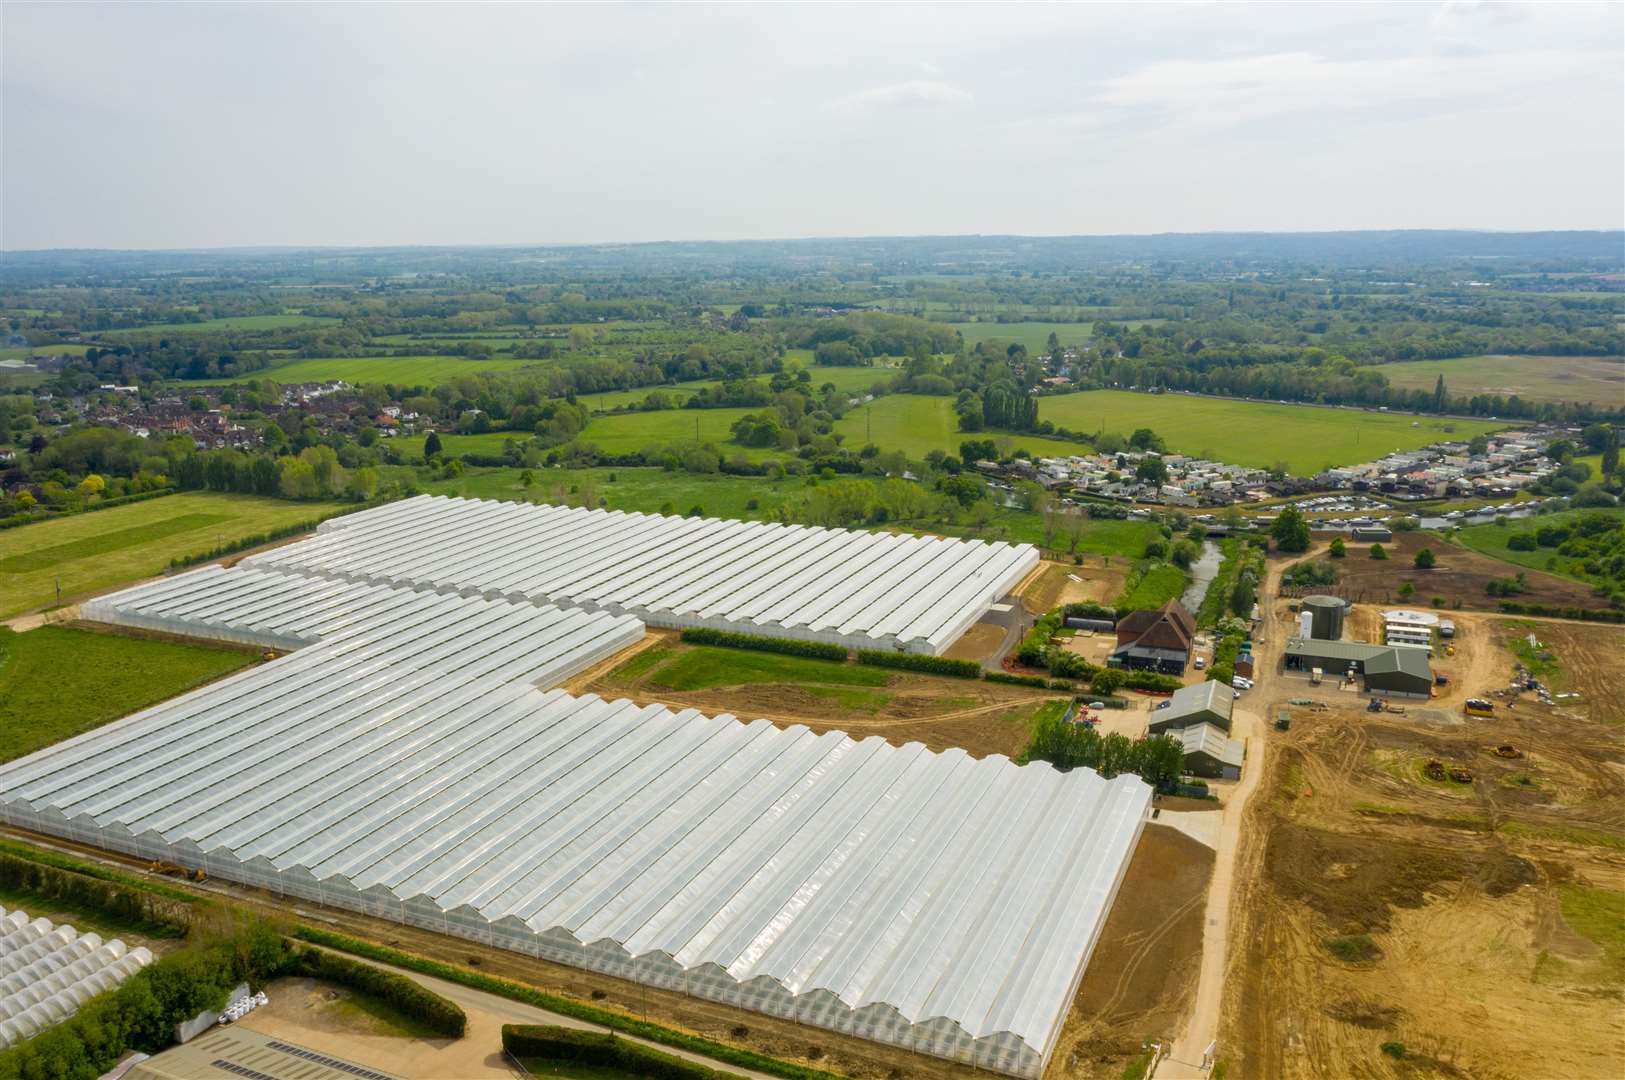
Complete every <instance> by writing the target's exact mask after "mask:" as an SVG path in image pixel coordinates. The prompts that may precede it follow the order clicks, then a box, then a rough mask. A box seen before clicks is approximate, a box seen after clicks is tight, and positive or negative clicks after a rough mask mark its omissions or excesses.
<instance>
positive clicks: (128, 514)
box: [0, 492, 340, 618]
mask: <svg viewBox="0 0 1625 1080" xmlns="http://www.w3.org/2000/svg"><path fill="white" fill-rule="evenodd" d="M339 505H340V504H338V503H332V502H309V503H298V502H287V501H284V500H281V499H264V498H260V497H258V496H254V495H219V494H214V493H212V492H185V493H182V494H179V495H166V496H164V497H162V498H158V499H148V500H146V501H144V502H137V503H130V504H128V505H126V506H116V507H113V508H112V509H110V510H99V511H97V512H95V513H90V514H74V515H72V516H70V517H64V518H57V519H56V520H54V521H42V522H39V523H37V524H34V525H22V526H19V527H18V528H15V529H6V530H5V531H3V532H0V618H7V617H10V616H12V615H16V614H19V613H20V612H24V611H29V610H32V609H34V608H39V607H45V606H47V605H49V604H53V603H54V602H55V600H56V584H57V582H58V581H59V580H60V582H61V584H62V599H63V600H64V602H66V601H72V600H80V599H83V598H85V597H86V596H90V595H93V594H95V593H100V592H105V591H107V590H109V589H112V588H116V587H117V586H119V585H124V584H128V583H130V582H133V581H139V580H141V579H143V578H149V577H153V576H155V575H157V574H160V573H162V572H163V571H164V570H165V569H166V568H167V567H168V566H169V561H170V559H172V558H176V557H180V556H186V555H194V554H198V553H201V552H205V551H210V550H212V549H214V548H215V547H217V546H218V545H220V544H221V543H230V542H232V541H234V540H239V539H242V538H243V537H246V536H253V535H256V534H259V533H264V532H268V531H270V530H272V529H277V528H281V527H283V526H287V525H292V524H294V523H295V522H302V521H314V520H317V519H319V518H321V517H324V516H326V515H328V514H331V513H332V512H333V511H335V510H337V509H339Z"/></svg>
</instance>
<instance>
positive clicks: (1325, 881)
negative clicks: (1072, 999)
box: [1218, 559, 1625, 1078]
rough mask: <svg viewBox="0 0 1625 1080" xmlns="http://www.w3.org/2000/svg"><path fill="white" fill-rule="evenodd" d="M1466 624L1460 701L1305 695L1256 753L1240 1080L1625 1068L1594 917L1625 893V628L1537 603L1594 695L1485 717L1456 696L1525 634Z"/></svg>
mask: <svg viewBox="0 0 1625 1080" xmlns="http://www.w3.org/2000/svg"><path fill="white" fill-rule="evenodd" d="M1350 561H1353V560H1352V559H1351V560H1350ZM1458 622H1459V623H1460V624H1461V625H1462V627H1463V633H1462V637H1461V639H1460V642H1459V644H1458V652H1457V656H1456V657H1454V658H1449V659H1448V660H1441V661H1439V662H1438V663H1437V666H1438V668H1439V669H1440V670H1445V669H1446V667H1447V666H1449V665H1455V666H1456V670H1457V672H1458V674H1459V676H1460V677H1459V679H1458V680H1457V683H1456V685H1454V686H1453V687H1452V690H1451V694H1450V697H1449V698H1448V699H1446V698H1439V699H1435V700H1434V702H1432V703H1429V704H1427V705H1424V706H1421V707H1419V708H1417V707H1413V708H1411V709H1409V711H1408V712H1407V714H1406V715H1403V716H1395V715H1389V714H1375V715H1373V714H1367V713H1365V712H1363V711H1361V710H1359V709H1358V707H1357V706H1356V707H1344V708H1335V707H1334V708H1331V709H1327V710H1311V709H1305V708H1294V709H1293V710H1292V727H1291V729H1290V731H1287V732H1272V733H1271V737H1270V739H1269V742H1268V750H1267V754H1266V756H1265V760H1264V761H1263V762H1258V763H1254V762H1249V764H1261V765H1263V767H1264V768H1265V769H1266V770H1267V771H1266V773H1265V774H1264V778H1263V783H1264V785H1265V786H1264V787H1263V788H1262V789H1261V790H1260V791H1259V794H1258V797H1257V798H1256V799H1255V800H1254V802H1253V804H1252V806H1251V807H1250V808H1249V812H1248V818H1247V823H1246V828H1245V833H1244V838H1243V848H1242V851H1241V861H1240V864H1239V866H1238V871H1237V874H1238V888H1237V897H1236V900H1235V907H1234V909H1233V911H1234V914H1233V916H1232V917H1233V918H1234V919H1235V920H1237V928H1236V931H1235V934H1234V936H1233V938H1232V941H1233V942H1234V943H1236V946H1237V948H1236V949H1235V950H1234V951H1233V952H1232V954H1231V958H1230V968H1229V978H1228V979H1227V987H1226V994H1225V1020H1224V1026H1223V1030H1222V1033H1221V1038H1220V1050H1219V1055H1218V1056H1219V1058H1220V1060H1223V1061H1225V1062H1227V1069H1228V1071H1229V1073H1230V1075H1232V1076H1247V1077H1272V1078H1274V1077H1348V1076H1362V1077H1366V1076H1369V1077H1387V1076H1395V1077H1425V1076H1442V1077H1466V1076H1471V1077H1489V1078H1498V1077H1508V1078H1511V1077H1603V1076H1620V1075H1625V1007H1622V1002H1625V952H1622V950H1625V944H1622V943H1621V941H1620V929H1619V926H1618V924H1617V920H1615V921H1612V922H1611V921H1610V919H1609V918H1608V917H1606V916H1603V917H1598V915H1597V914H1596V913H1597V912H1613V911H1617V910H1619V905H1620V904H1622V903H1625V892H1622V890H1625V747H1622V745H1621V739H1620V737H1619V735H1620V732H1619V727H1618V725H1619V723H1620V722H1621V718H1620V716H1619V713H1618V710H1619V706H1618V704H1617V702H1618V700H1619V698H1620V697H1621V695H1622V694H1625V671H1622V670H1621V665H1620V664H1619V662H1618V657H1619V656H1620V655H1621V651H1620V650H1621V649H1622V648H1625V632H1620V631H1618V630H1617V628H1613V627H1593V626H1585V625H1575V624H1564V623H1559V622H1556V621H1551V620H1540V621H1539V622H1538V630H1537V631H1536V632H1537V633H1538V634H1539V635H1540V637H1541V640H1542V642H1543V644H1545V645H1546V646H1547V647H1549V648H1550V649H1551V651H1552V652H1553V653H1554V655H1555V656H1556V658H1557V660H1558V662H1559V663H1561V664H1562V665H1563V667H1564V670H1565V671H1572V673H1573V674H1572V678H1573V680H1574V683H1575V686H1576V688H1580V687H1581V686H1582V685H1583V687H1584V689H1582V690H1581V692H1582V693H1583V694H1584V695H1585V697H1584V698H1583V699H1581V701H1582V703H1581V704H1579V705H1574V706H1563V707H1555V708H1554V707H1548V706H1542V705H1540V704H1538V703H1537V702H1536V701H1535V700H1534V696H1533V695H1524V697H1523V700H1522V701H1520V702H1519V703H1518V704H1517V707H1516V708H1504V707H1503V708H1498V709H1497V714H1498V716H1497V718H1496V719H1494V720H1470V719H1465V718H1463V716H1462V714H1461V712H1460V709H1459V701H1458V700H1457V699H1459V698H1460V697H1465V696H1466V695H1467V694H1468V693H1478V692H1482V691H1483V690H1485V689H1487V688H1489V687H1494V686H1504V685H1505V684H1506V682H1507V679H1508V678H1509V676H1510V674H1511V671H1512V666H1513V664H1514V663H1515V661H1516V658H1515V657H1514V656H1513V655H1512V654H1511V653H1510V652H1508V651H1507V650H1506V649H1505V648H1504V647H1503V643H1504V642H1505V641H1506V640H1507V639H1508V638H1509V637H1514V636H1517V635H1519V634H1521V633H1524V632H1527V630H1526V629H1525V628H1524V627H1523V626H1522V625H1521V623H1522V621H1521V620H1508V619H1497V618H1492V617H1488V616H1473V615H1468V616H1464V617H1463V618H1462V619H1461V620H1458ZM1479 684H1484V685H1482V686H1481V685H1479ZM1502 746H1506V747H1510V748H1511V749H1510V750H1509V751H1507V753H1509V754H1511V755H1513V756H1501V755H1500V754H1499V753H1498V752H1497V748H1498V747H1502ZM1430 762H1438V763H1439V764H1440V765H1441V766H1443V767H1444V769H1445V770H1448V769H1450V768H1452V767H1455V768H1462V769H1466V770H1468V771H1469V773H1470V776H1471V779H1470V780H1455V779H1451V778H1450V776H1449V773H1448V771H1446V772H1444V773H1442V774H1441V773H1439V772H1436V771H1434V770H1432V769H1430V768H1429V763H1430ZM1385 1044H1388V1050H1387V1051H1385V1050H1384V1049H1383V1047H1384V1045H1385Z"/></svg>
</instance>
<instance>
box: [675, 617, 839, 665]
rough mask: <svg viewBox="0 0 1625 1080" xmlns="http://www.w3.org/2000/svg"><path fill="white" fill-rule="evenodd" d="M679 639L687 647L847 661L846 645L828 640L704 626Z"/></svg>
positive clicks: (686, 633)
mask: <svg viewBox="0 0 1625 1080" xmlns="http://www.w3.org/2000/svg"><path fill="white" fill-rule="evenodd" d="M682 638H683V640H684V641H686V642H688V643H689V644H690V645H720V646H721V647H723V648H725V649H753V650H755V651H756V652H770V653H783V654H784V655H785V656H806V657H811V658H812V659H814V660H837V661H840V662H841V663H845V662H846V646H844V645H835V644H832V643H830V642H827V641H802V640H800V639H799V638H778V637H766V636H763V635H761V634H737V633H734V632H733V631H732V630H712V629H710V628H709V627H703V626H696V627H691V628H689V629H687V630H684V631H683V634H682Z"/></svg>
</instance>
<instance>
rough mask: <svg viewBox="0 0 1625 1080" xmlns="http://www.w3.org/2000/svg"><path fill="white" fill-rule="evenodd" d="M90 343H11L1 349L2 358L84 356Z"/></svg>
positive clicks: (25, 358) (0, 357)
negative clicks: (48, 355) (43, 355)
mask: <svg viewBox="0 0 1625 1080" xmlns="http://www.w3.org/2000/svg"><path fill="white" fill-rule="evenodd" d="M88 348H90V346H89V345H33V346H25V345H11V346H7V347H6V348H3V349H0V360H27V359H28V358H29V357H30V356H37V355H41V354H50V355H52V356H57V355H61V356H83V355H85V350H86V349H88Z"/></svg>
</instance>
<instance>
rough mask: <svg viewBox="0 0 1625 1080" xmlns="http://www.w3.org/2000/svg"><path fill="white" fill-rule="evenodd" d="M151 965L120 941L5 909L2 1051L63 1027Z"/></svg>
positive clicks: (0, 922)
mask: <svg viewBox="0 0 1625 1080" xmlns="http://www.w3.org/2000/svg"><path fill="white" fill-rule="evenodd" d="M151 962H152V954H151V953H150V952H148V951H147V950H146V949H139V948H138V949H127V948H126V947H125V945H124V942H122V941H120V940H118V939H117V938H114V939H113V940H112V941H107V942H104V941H102V939H101V937H100V936H99V935H97V934H81V933H79V931H77V930H75V929H74V928H73V927H71V926H68V925H66V924H64V925H60V926H56V925H52V923H51V921H50V920H49V919H43V918H40V919H31V918H29V916H28V913H27V912H24V911H7V910H6V909H5V908H3V907H0V1048H5V1047H8V1046H15V1045H16V1044H17V1043H20V1042H22V1041H23V1040H24V1039H28V1038H31V1037H32V1036H34V1035H37V1034H38V1033H39V1032H41V1031H43V1030H44V1029H45V1028H48V1027H52V1026H54V1025H56V1024H59V1023H61V1022H62V1021H63V1020H66V1019H67V1018H68V1017H70V1016H72V1015H73V1014H74V1013H76V1012H78V1011H79V1007H80V1006H81V1005H83V1004H84V1003H85V1002H87V1001H89V1000H90V999H91V998H93V997H95V996H96V995H98V994H101V993H104V992H106V991H107V990H110V989H112V988H113V987H114V986H117V985H118V984H119V983H121V982H123V981H124V980H125V979H127V978H129V977H130V976H131V975H133V974H135V973H136V972H137V971H139V970H141V969H142V968H143V967H145V966H146V965H147V964H150V963H151Z"/></svg>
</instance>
